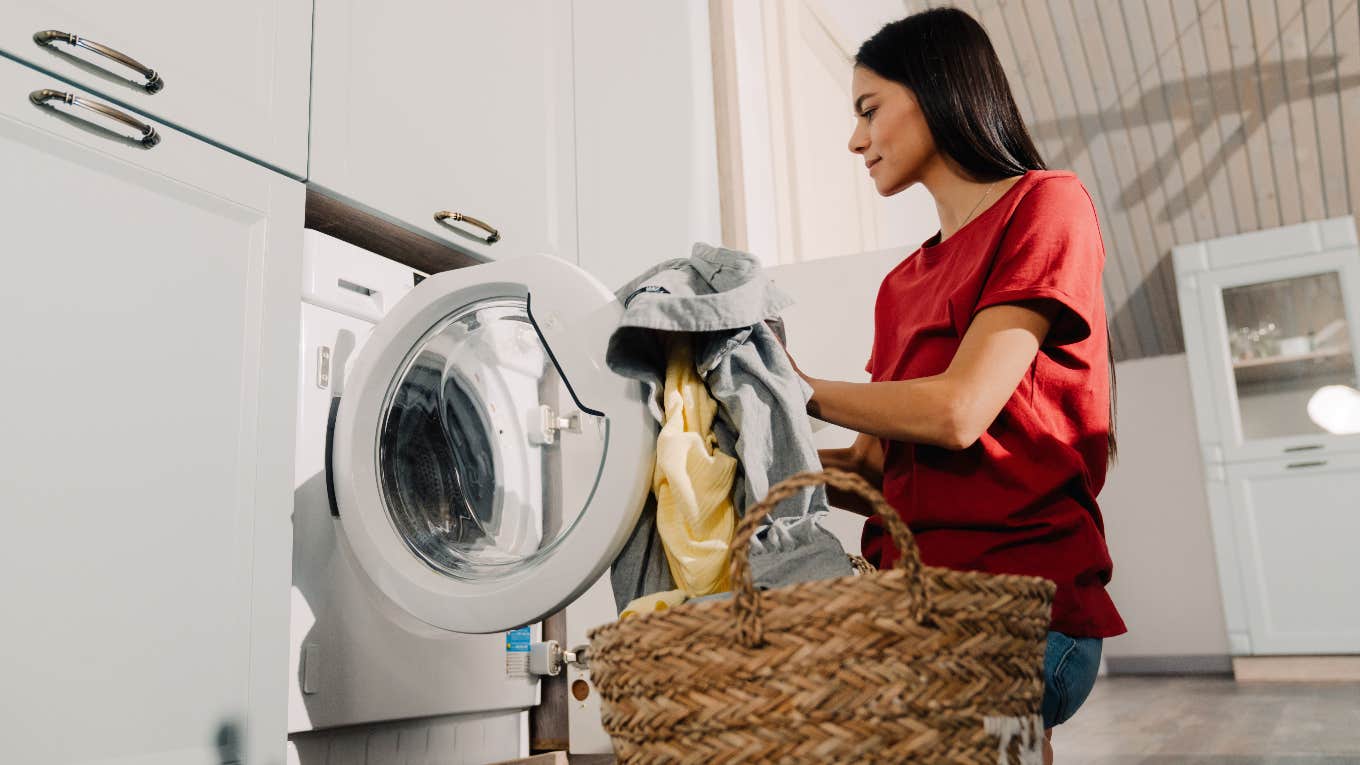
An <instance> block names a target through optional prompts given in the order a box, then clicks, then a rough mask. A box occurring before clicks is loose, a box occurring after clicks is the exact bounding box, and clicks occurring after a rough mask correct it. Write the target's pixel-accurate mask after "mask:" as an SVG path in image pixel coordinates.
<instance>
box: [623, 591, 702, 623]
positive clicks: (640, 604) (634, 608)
mask: <svg viewBox="0 0 1360 765" xmlns="http://www.w3.org/2000/svg"><path fill="white" fill-rule="evenodd" d="M686 600H687V598H686V597H685V591H684V590H667V591H665V592H654V593H652V594H651V595H643V596H642V597H640V598H638V599H637V600H635V601H633V602H631V603H629V604H628V605H626V606H624V607H623V613H621V614H619V621H623V620H624V619H627V618H628V617H630V616H639V615H641V614H650V613H652V612H653V611H665V610H667V609H671V608H675V607H676V606H678V605H680V604H681V603H684V602H685V601H686Z"/></svg>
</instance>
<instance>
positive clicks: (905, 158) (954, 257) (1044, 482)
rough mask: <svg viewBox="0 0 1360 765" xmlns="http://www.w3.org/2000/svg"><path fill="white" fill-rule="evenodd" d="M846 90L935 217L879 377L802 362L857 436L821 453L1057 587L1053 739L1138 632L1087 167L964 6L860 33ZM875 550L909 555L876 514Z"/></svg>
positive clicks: (894, 295)
mask: <svg viewBox="0 0 1360 765" xmlns="http://www.w3.org/2000/svg"><path fill="white" fill-rule="evenodd" d="M852 88H853V93H852V95H853V105H854V110H855V115H856V122H855V129H854V132H853V134H852V135H851V136H850V150H851V151H852V152H854V153H856V154H859V155H862V156H863V157H864V164H865V167H866V168H867V169H868V173H869V176H870V177H871V178H872V179H873V183H874V185H875V187H876V188H877V189H878V192H879V193H880V194H882V195H883V196H890V195H892V194H896V193H898V192H901V191H903V190H905V189H907V188H910V187H911V186H913V185H915V184H917V183H921V184H924V185H925V187H926V189H927V190H929V192H930V194H931V195H932V196H933V197H934V199H935V205H936V208H937V210H938V211H939V217H940V231H939V233H938V234H936V235H935V236H933V237H931V239H930V240H928V241H927V242H926V243H925V244H923V245H922V246H921V247H920V248H919V249H918V250H916V252H915V253H913V254H912V255H911V256H910V257H908V258H907V259H906V260H904V261H902V262H901V263H900V264H899V265H898V266H897V267H896V268H894V269H893V270H892V271H891V272H890V273H889V274H888V275H887V277H886V278H885V279H884V280H883V283H882V285H881V286H880V288H879V294H878V302H877V304H876V307H875V319H874V343H873V350H872V354H871V356H870V359H869V364H868V371H869V372H870V374H871V375H872V382H869V383H849V382H838V381H831V380H818V379H813V378H809V377H807V376H806V375H804V378H805V379H807V381H808V382H809V384H810V385H811V386H812V390H813V395H812V398H811V401H810V402H809V404H808V407H809V413H811V414H813V415H814V416H816V417H818V418H820V419H823V420H826V421H828V422H832V423H835V424H837V425H841V426H843V427H846V428H850V429H852V430H855V431H858V432H859V434H860V435H859V436H858V438H856V440H855V442H854V445H852V446H850V447H849V448H845V449H829V450H823V451H822V452H821V457H822V462H823V464H824V465H825V466H827V467H834V468H840V469H842V470H849V471H852V472H855V473H858V474H860V475H862V476H864V477H865V478H867V479H869V481H870V482H871V483H873V484H875V485H877V486H881V487H882V489H883V493H884V495H885V497H886V498H887V500H888V502H889V503H891V504H892V506H893V507H894V508H896V510H897V511H898V513H899V514H901V516H902V518H903V519H904V520H905V521H906V522H907V523H908V525H909V526H910V527H911V528H912V530H913V531H914V532H915V534H916V537H917V540H918V542H919V544H920V549H921V555H922V558H923V559H924V560H925V562H926V564H927V565H933V566H943V567H949V568H954V569H964V570H977V571H988V572H993V573H1015V574H1028V575H1035V576H1042V577H1045V578H1048V579H1051V580H1053V581H1054V582H1056V583H1057V585H1058V589H1057V595H1056V597H1055V601H1054V605H1053V621H1052V625H1051V629H1052V632H1050V633H1049V636H1048V648H1047V655H1046V657H1045V662H1044V664H1045V666H1044V681H1045V684H1046V686H1045V691H1044V699H1043V714H1044V727H1045V729H1046V731H1045V732H1046V734H1047V738H1048V739H1051V736H1052V729H1053V727H1054V726H1056V725H1058V724H1060V723H1062V722H1063V721H1064V720H1066V719H1068V718H1069V717H1070V716H1071V715H1072V713H1073V712H1074V711H1075V710H1076V708H1077V707H1078V706H1079V705H1080V704H1081V703H1082V702H1083V701H1084V700H1085V698H1086V695H1087V694H1088V693H1089V692H1090V690H1091V687H1092V685H1093V684H1094V682H1095V676H1096V670H1097V667H1098V665H1099V662H1100V649H1101V639H1102V638H1106V637H1111V636H1114V635H1118V634H1121V633H1123V632H1124V631H1125V628H1124V623H1123V621H1122V620H1121V619H1120V616H1119V613H1118V612H1117V611H1116V610H1115V607H1114V603H1113V602H1112V601H1111V600H1110V597H1109V595H1108V594H1107V593H1106V591H1105V585H1106V583H1108V582H1109V580H1110V573H1111V568H1112V566H1111V562H1110V557H1109V553H1108V551H1107V549H1106V545H1105V538H1104V528H1103V523H1102V521H1101V516H1100V509H1099V507H1098V505H1097V503H1096V495H1097V494H1098V493H1099V492H1100V489H1101V486H1102V485H1103V484H1104V480H1105V469H1106V464H1107V461H1108V460H1109V458H1110V457H1112V456H1113V454H1114V451H1115V442H1114V431H1113V416H1112V414H1113V365H1112V364H1111V363H1110V359H1109V357H1108V353H1109V342H1108V341H1109V335H1108V330H1107V327H1106V318H1105V305H1104V300H1103V294H1102V290H1101V281H1100V280H1101V268H1102V266H1103V263H1104V250H1103V247H1102V244H1101V238H1100V231H1099V227H1098V224H1097V221H1096V214H1095V209H1094V206H1093V204H1092V202H1091V199H1090V197H1089V196H1088V195H1087V192H1086V189H1085V188H1084V187H1083V186H1082V184H1081V182H1080V181H1079V180H1078V179H1077V178H1076V177H1075V176H1074V175H1072V174H1071V173H1066V172H1054V171H1048V170H1046V169H1045V167H1044V163H1043V160H1041V159H1040V157H1039V154H1038V152H1037V151H1036V150H1035V148H1034V144H1033V142H1032V141H1031V140H1030V137H1029V134H1028V132H1027V131H1026V129H1025V126H1024V123H1023V122H1022V121H1021V119H1020V115H1019V112H1018V110H1017V109H1016V107H1015V102H1014V100H1013V99H1012V97H1011V92H1010V87H1009V85H1008V83H1007V81H1006V77H1005V74H1004V73H1003V71H1002V69H1001V65H1000V63H999V62H998V60H997V57H996V53H995V52H994V50H993V49H992V45H991V43H990V41H989V40H988V38H987V35H986V33H985V32H984V31H983V29H982V27H981V26H979V25H978V23H977V22H976V21H974V20H973V19H972V18H971V17H970V16H968V15H967V14H965V13H963V12H962V11H959V10H956V9H952V8H937V9H933V10H929V11H926V12H924V13H919V14H916V15H913V16H910V17H908V18H906V19H903V20H901V21H897V22H894V23H891V24H888V25H887V26H885V27H884V28H883V29H882V30H880V31H879V32H878V33H877V34H875V35H874V36H873V37H872V38H871V39H869V40H868V41H867V42H865V43H864V45H863V46H862V47H861V48H860V50H859V53H858V55H857V56H856V65H855V68H854V79H853V83H852ZM799 374H802V372H801V371H800V372H799ZM833 500H834V504H837V506H840V507H847V508H851V509H856V510H857V511H858V512H861V513H863V514H868V508H867V507H866V506H864V505H863V503H862V502H859V501H858V500H856V499H855V498H853V497H848V496H833ZM863 551H864V555H865V557H867V558H869V560H870V561H872V562H873V563H875V565H877V566H879V567H880V568H886V567H888V566H890V565H891V564H892V563H893V561H894V560H895V559H896V557H897V554H896V550H894V549H893V548H892V545H891V543H890V542H889V541H888V540H887V538H886V535H885V534H884V532H883V530H882V528H881V526H880V524H879V523H878V522H877V520H876V519H873V518H870V519H869V520H868V521H867V522H866V523H865V528H864V534H863ZM1052 758H1053V753H1052V747H1051V745H1050V744H1049V743H1048V740H1047V739H1046V741H1045V762H1047V763H1051V762H1052Z"/></svg>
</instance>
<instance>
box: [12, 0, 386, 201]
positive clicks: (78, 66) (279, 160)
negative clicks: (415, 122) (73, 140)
mask: <svg viewBox="0 0 1360 765" xmlns="http://www.w3.org/2000/svg"><path fill="white" fill-rule="evenodd" d="M0 17H3V18H4V20H5V23H4V24H3V25H0V50H3V51H4V52H5V53H8V54H10V55H11V56H13V57H15V58H18V59H20V60H22V61H26V62H28V63H31V64H32V65H34V66H36V67H38V68H40V69H43V70H46V71H48V72H51V73H53V74H56V75H57V76H59V77H62V78H63V79H66V80H68V81H70V82H75V83H78V84H79V85H80V86H81V87H83V88H88V89H89V90H91V91H93V92H95V93H98V94H99V95H100V96H102V97H104V98H105V99H108V100H111V101H114V102H116V103H118V104H122V105H124V106H130V107H132V108H134V109H137V110H139V111H141V112H143V113H145V114H149V115H151V116H153V117H156V118H157V119H159V120H162V121H164V122H166V123H169V124H172V125H175V126H176V127H179V128H182V129H184V130H187V131H189V132H191V133H194V134H196V135H199V136H202V137H204V138H206V139H208V140H209V141H212V142H215V143H218V144H221V145H223V146H227V147H229V148H231V149H233V150H235V151H238V152H240V153H242V154H245V155H247V156H250V157H254V158H255V159H258V160H259V161H261V162H264V163H266V164H269V165H273V166H274V167H277V168H279V169H281V170H284V171H285V172H287V173H289V174H291V175H294V176H297V177H298V178H301V177H303V176H304V175H305V173H306V172H307V93H308V86H309V82H308V80H309V77H310V64H311V60H310V56H311V29H312V3H311V0H234V2H230V3H186V2H180V1H179V0H146V2H140V3H137V4H135V5H132V4H127V3H109V2H103V1H102V0H0ZM49 30H50V31H56V32H62V33H65V34H66V35H68V36H69V35H76V36H78V37H80V38H81V40H82V41H84V42H83V43H82V44H80V45H73V44H72V43H71V42H70V38H69V37H61V38H57V39H52V40H49V41H47V42H46V43H42V44H40V43H39V42H37V41H35V40H34V35H35V34H37V33H39V32H45V31H49ZM394 44H396V41H394ZM91 45H102V46H104V47H107V48H110V49H112V51H114V52H116V53H119V54H122V55H123V56H126V57H128V58H129V59H131V60H132V61H133V62H135V63H137V64H140V65H141V66H142V67H143V68H144V69H147V70H154V72H155V73H156V75H158V76H159V77H160V79H161V82H162V83H163V84H162V86H161V87H160V89H159V90H156V91H155V92H150V90H149V89H148V88H147V83H148V81H149V80H148V77H146V76H145V75H144V74H143V73H142V72H141V71H139V70H137V69H133V68H132V67H131V66H129V65H127V64H125V63H120V62H119V61H116V60H114V59H113V58H110V57H109V56H107V55H104V54H101V53H99V52H97V51H96V50H91V47H90V46H91ZM153 90H154V88H153Z"/></svg>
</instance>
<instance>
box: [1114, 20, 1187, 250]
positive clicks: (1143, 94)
mask: <svg viewBox="0 0 1360 765" xmlns="http://www.w3.org/2000/svg"><path fill="white" fill-rule="evenodd" d="M1118 6H1119V16H1118V18H1120V19H1121V20H1122V21H1123V23H1124V31H1125V34H1126V35H1127V36H1128V49H1127V51H1128V52H1127V54H1126V55H1128V56H1129V58H1130V61H1129V64H1130V71H1129V72H1128V74H1129V75H1131V76H1132V78H1133V79H1132V81H1130V80H1127V79H1122V78H1121V85H1120V88H1121V90H1123V91H1124V92H1125V93H1127V92H1128V89H1129V88H1133V89H1134V90H1136V91H1137V92H1138V93H1139V94H1140V98H1139V107H1140V111H1141V113H1142V115H1143V119H1144V121H1145V123H1146V124H1147V126H1148V131H1149V132H1150V134H1151V136H1152V150H1153V152H1154V153H1153V154H1151V155H1148V156H1147V157H1146V158H1140V160H1141V161H1143V162H1147V163H1153V166H1154V167H1156V168H1157V169H1158V170H1159V171H1160V173H1161V181H1162V190H1163V192H1164V193H1165V194H1166V201H1165V202H1164V203H1163V205H1162V206H1161V207H1160V209H1158V208H1154V209H1153V213H1154V214H1157V215H1162V216H1165V217H1166V218H1167V219H1168V220H1170V221H1171V229H1172V231H1174V232H1175V235H1176V239H1175V241H1176V243H1177V244H1180V243H1183V242H1193V241H1197V240H1198V239H1199V237H1197V236H1196V235H1195V227H1194V223H1193V222H1192V221H1191V219H1190V210H1189V208H1188V206H1187V205H1185V204H1184V203H1183V202H1184V198H1183V196H1182V193H1181V192H1182V190H1183V189H1184V188H1185V185H1186V184H1185V175H1184V174H1183V173H1182V172H1181V164H1180V159H1179V157H1178V156H1177V148H1176V143H1175V139H1176V135H1175V131H1174V129H1173V126H1172V124H1171V119H1170V114H1169V113H1168V111H1167V105H1166V100H1165V99H1164V98H1163V97H1162V93H1161V87H1162V81H1161V76H1160V73H1159V72H1158V70H1157V55H1158V45H1157V41H1156V36H1154V35H1153V33H1152V28H1151V26H1150V21H1149V19H1148V15H1147V7H1146V4H1145V3H1144V2H1143V0H1120V2H1119V4H1118ZM1111 33H1112V30H1109V29H1107V30H1106V34H1107V35H1109V34H1111ZM1110 42H1111V44H1113V40H1111V41H1110Z"/></svg>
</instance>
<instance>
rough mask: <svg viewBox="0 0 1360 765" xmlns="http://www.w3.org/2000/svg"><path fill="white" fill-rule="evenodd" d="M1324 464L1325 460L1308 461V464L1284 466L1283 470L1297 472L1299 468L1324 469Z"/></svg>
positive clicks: (1300, 463) (1297, 463)
mask: <svg viewBox="0 0 1360 765" xmlns="http://www.w3.org/2000/svg"><path fill="white" fill-rule="evenodd" d="M1326 464H1327V460H1309V461H1308V462H1291V463H1289V464H1288V465H1285V468H1287V469H1289V470H1298V469H1299V468H1310V467H1324V466H1325V465H1326Z"/></svg>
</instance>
